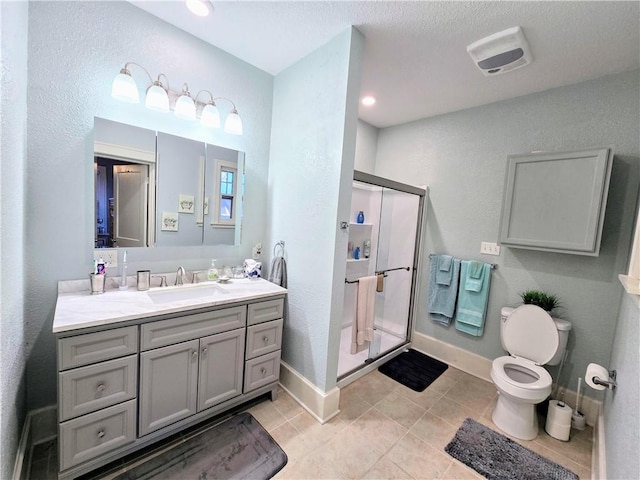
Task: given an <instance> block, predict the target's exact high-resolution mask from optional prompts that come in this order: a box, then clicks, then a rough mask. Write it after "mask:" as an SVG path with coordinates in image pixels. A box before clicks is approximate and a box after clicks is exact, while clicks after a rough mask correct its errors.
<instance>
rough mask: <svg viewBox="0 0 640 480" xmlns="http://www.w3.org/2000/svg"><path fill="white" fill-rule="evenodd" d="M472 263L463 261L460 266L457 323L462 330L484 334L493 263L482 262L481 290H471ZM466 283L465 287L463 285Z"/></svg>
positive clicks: (457, 327)
mask: <svg viewBox="0 0 640 480" xmlns="http://www.w3.org/2000/svg"><path fill="white" fill-rule="evenodd" d="M471 263H472V262H468V261H464V262H461V266H460V289H459V292H458V308H457V309H456V316H455V323H456V329H457V330H460V331H461V332H464V333H468V334H469V335H474V336H476V337H480V336H482V334H483V333H484V323H485V318H486V316H487V305H488V303H489V289H490V287H491V265H489V264H488V263H483V264H482V271H481V274H480V278H479V279H477V280H482V282H481V288H480V290H479V291H474V290H469V289H467V288H466V283H467V281H468V279H469V277H470V273H471ZM463 285H464V287H463Z"/></svg>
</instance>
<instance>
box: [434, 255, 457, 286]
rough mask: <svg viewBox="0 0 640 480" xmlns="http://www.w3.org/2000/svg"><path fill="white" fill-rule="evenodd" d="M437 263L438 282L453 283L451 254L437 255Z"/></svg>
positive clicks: (443, 283)
mask: <svg viewBox="0 0 640 480" xmlns="http://www.w3.org/2000/svg"><path fill="white" fill-rule="evenodd" d="M435 259H436V264H437V265H438V269H437V270H436V282H438V284H439V285H451V278H453V269H452V268H451V265H453V257H452V256H451V255H436V257H435Z"/></svg>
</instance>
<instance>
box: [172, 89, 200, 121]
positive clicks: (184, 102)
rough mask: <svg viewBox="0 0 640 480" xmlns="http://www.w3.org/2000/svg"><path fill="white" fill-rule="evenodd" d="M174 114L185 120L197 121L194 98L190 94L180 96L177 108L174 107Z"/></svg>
mask: <svg viewBox="0 0 640 480" xmlns="http://www.w3.org/2000/svg"><path fill="white" fill-rule="evenodd" d="M174 113H175V114H176V117H179V118H182V119H184V120H195V119H196V104H195V103H193V98H191V95H189V94H188V93H185V94H183V95H180V97H178V100H176V106H175V107H174Z"/></svg>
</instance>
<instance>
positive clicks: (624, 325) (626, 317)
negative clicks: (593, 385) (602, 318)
mask: <svg viewBox="0 0 640 480" xmlns="http://www.w3.org/2000/svg"><path fill="white" fill-rule="evenodd" d="M638 339H640V297H638V296H637V295H631V294H629V293H624V294H623V295H622V301H621V303H620V314H619V315H618V326H617V327H616V335H615V337H614V341H613V352H612V354H611V361H610V362H608V363H606V364H603V366H604V367H605V368H608V369H609V370H616V372H617V374H618V375H617V380H616V381H617V383H618V388H616V390H615V391H613V392H611V391H607V392H606V394H605V399H604V428H605V431H604V433H605V445H606V446H605V449H606V452H605V453H606V455H607V472H606V474H607V475H606V477H607V478H611V479H616V478H640V458H639V457H638V452H640V420H639V419H638V407H639V406H640V350H639V348H638Z"/></svg>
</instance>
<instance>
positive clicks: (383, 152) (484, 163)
mask: <svg viewBox="0 0 640 480" xmlns="http://www.w3.org/2000/svg"><path fill="white" fill-rule="evenodd" d="M523 71H524V70H523ZM490 80H492V81H495V82H496V83H497V84H499V83H498V82H499V81H500V79H499V78H497V77H496V78H494V79H490ZM639 85H640V76H639V71H637V70H636V71H632V72H626V73H621V74H617V75H611V76H607V77H603V78H600V79H596V80H591V81H588V82H584V83H580V84H576V85H571V86H566V87H561V88H556V89H553V90H548V91H545V92H541V93H536V94H533V95H528V96H524V97H520V98H515V99H512V100H507V101H502V102H498V103H494V104H490V105H486V106H482V107H477V108H472V109H468V110H463V111H459V112H455V113H451V114H447V115H441V116H437V117H433V118H429V119H424V120H420V121H416V122H413V123H409V124H405V125H401V126H397V127H391V128H385V129H381V130H380V132H379V135H378V154H377V159H376V174H377V175H380V176H385V177H389V178H393V179H395V180H399V181H401V182H405V183H411V184H425V185H428V186H429V205H428V211H427V212H428V213H427V221H426V230H425V232H426V234H425V235H426V236H425V239H424V240H425V243H424V249H423V251H424V254H425V255H424V258H425V264H424V265H423V268H422V272H424V273H423V278H422V279H421V280H422V285H423V286H424V289H423V291H421V292H420V293H419V296H418V299H417V308H418V310H417V321H416V330H417V331H418V332H420V333H423V334H425V335H428V336H430V337H433V338H435V339H437V340H440V341H443V342H446V343H449V344H452V345H454V346H456V347H459V348H462V349H464V350H468V351H470V352H473V353H475V354H477V355H480V356H482V357H485V358H488V359H493V358H496V357H498V356H500V355H502V354H503V350H502V348H501V345H500V332H499V321H500V309H501V307H503V306H505V305H509V306H514V305H518V304H519V302H520V300H519V297H518V293H519V292H521V291H523V290H525V289H541V290H544V291H546V292H549V293H554V294H556V295H558V296H559V297H560V301H561V304H562V309H561V310H560V311H559V315H558V316H560V317H563V318H566V319H567V320H570V321H571V322H572V324H573V330H572V331H571V336H570V340H569V346H568V348H569V350H570V355H569V357H568V362H567V364H566V365H565V368H564V370H563V378H562V379H561V386H563V387H565V386H568V387H569V389H571V390H573V391H575V390H576V388H577V377H578V376H583V375H584V372H585V370H586V367H587V365H588V364H589V363H590V362H596V363H601V364H606V363H607V362H608V361H609V358H610V356H611V345H612V343H613V336H614V331H615V323H616V317H617V313H618V309H619V304H620V298H621V295H622V291H623V289H622V286H621V285H620V282H619V281H618V278H617V276H618V274H619V273H622V272H626V269H627V261H628V260H627V258H628V257H627V256H628V252H629V245H630V238H631V235H632V221H633V218H634V215H635V208H636V207H635V201H636V195H637V192H638V185H639V184H640V145H639V144H638V129H639V128H640V105H639V103H638V97H639V95H640V88H639ZM434 94H435V93H434ZM603 145H612V146H613V150H614V153H615V159H614V163H613V172H612V177H611V185H610V188H609V198H608V204H607V211H606V216H605V223H604V232H603V236H602V247H601V250H600V256H599V257H595V258H594V257H585V256H580V255H569V254H557V253H547V252H537V251H533V250H523V249H516V248H507V247H502V250H501V255H500V256H498V257H494V256H489V255H481V254H480V242H481V241H488V242H497V241H498V228H499V223H500V213H501V206H502V195H503V186H504V178H505V171H506V164H507V155H509V154H515V153H524V152H531V151H536V150H542V151H561V150H572V149H578V148H587V147H593V146H603ZM429 253H448V254H451V255H454V256H457V257H459V258H462V259H476V260H482V261H486V262H492V263H497V264H498V269H497V270H495V271H494V272H493V274H492V280H491V294H490V299H489V308H488V313H487V323H486V326H485V332H484V336H483V337H480V338H477V337H472V336H469V335H466V334H464V333H461V332H459V331H457V330H456V329H455V327H454V326H453V325H452V326H450V327H449V328H446V327H442V326H440V325H439V324H436V323H434V322H433V321H431V320H430V319H429V316H428V312H427V308H426V307H427V288H428V284H429V282H428V272H429V268H428V261H429V259H428V254H429ZM626 341H631V340H626ZM636 341H637V339H636ZM551 373H552V375H554V378H555V375H556V373H557V368H555V369H554V368H552V369H551ZM587 390H589V389H587ZM585 393H586V394H587V395H589V396H592V397H594V398H596V399H601V396H600V395H597V394H596V393H595V392H593V391H591V392H589V391H586V392H585Z"/></svg>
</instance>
